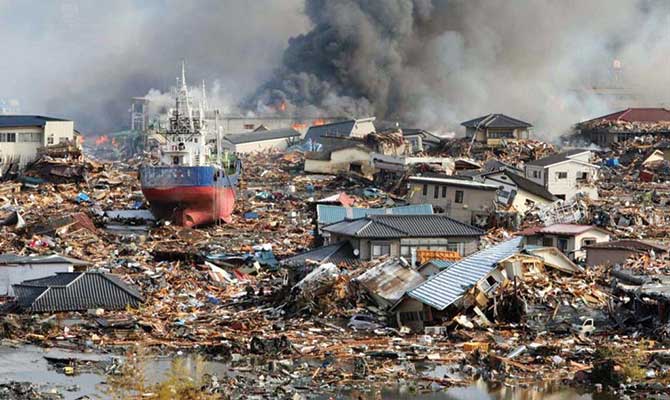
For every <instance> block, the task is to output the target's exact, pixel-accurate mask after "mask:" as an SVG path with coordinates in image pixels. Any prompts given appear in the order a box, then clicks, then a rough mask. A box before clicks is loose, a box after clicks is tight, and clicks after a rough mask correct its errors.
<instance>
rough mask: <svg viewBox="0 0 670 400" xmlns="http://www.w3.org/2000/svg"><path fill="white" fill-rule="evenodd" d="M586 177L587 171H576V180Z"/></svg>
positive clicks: (585, 178) (582, 179)
mask: <svg viewBox="0 0 670 400" xmlns="http://www.w3.org/2000/svg"><path fill="white" fill-rule="evenodd" d="M588 178H589V173H588V172H584V171H581V172H578V173H577V180H578V181H585V180H587V179H588Z"/></svg>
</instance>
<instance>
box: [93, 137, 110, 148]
mask: <svg viewBox="0 0 670 400" xmlns="http://www.w3.org/2000/svg"><path fill="white" fill-rule="evenodd" d="M107 142H109V138H108V137H107V136H106V135H102V136H98V137H97V138H96V139H95V144H96V145H98V146H100V145H101V144H105V143H107Z"/></svg>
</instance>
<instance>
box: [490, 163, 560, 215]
mask: <svg viewBox="0 0 670 400" xmlns="http://www.w3.org/2000/svg"><path fill="white" fill-rule="evenodd" d="M480 176H481V178H483V180H484V183H488V184H491V185H496V186H498V193H497V201H498V203H500V204H503V205H505V206H508V207H511V208H513V209H514V210H515V211H518V212H520V213H521V214H525V213H526V212H527V211H529V210H531V209H533V208H535V207H542V206H546V205H548V204H551V203H553V202H554V201H556V200H558V198H557V197H556V196H554V195H553V194H551V193H550V192H549V191H548V190H547V189H546V188H545V187H544V186H542V185H539V184H537V183H535V182H533V181H531V180H529V179H526V178H524V177H523V176H520V175H517V174H515V173H513V172H510V171H509V170H501V171H494V172H488V173H485V174H482V175H480Z"/></svg>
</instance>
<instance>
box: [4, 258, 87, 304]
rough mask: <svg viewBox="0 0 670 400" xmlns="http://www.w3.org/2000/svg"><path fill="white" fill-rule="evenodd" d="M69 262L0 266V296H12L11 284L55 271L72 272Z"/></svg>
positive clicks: (42, 276)
mask: <svg viewBox="0 0 670 400" xmlns="http://www.w3.org/2000/svg"><path fill="white" fill-rule="evenodd" d="M73 271H74V269H73V267H72V265H71V264H56V263H53V264H24V265H17V266H0V296H14V290H13V289H12V285H16V284H19V283H21V282H23V281H25V280H28V279H38V278H44V277H45V276H49V275H55V274H56V272H73Z"/></svg>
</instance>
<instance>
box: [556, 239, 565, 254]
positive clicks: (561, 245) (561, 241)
mask: <svg viewBox="0 0 670 400" xmlns="http://www.w3.org/2000/svg"><path fill="white" fill-rule="evenodd" d="M557 247H558V249H559V250H560V251H562V252H563V253H565V252H566V251H568V239H566V238H558V246H557Z"/></svg>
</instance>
